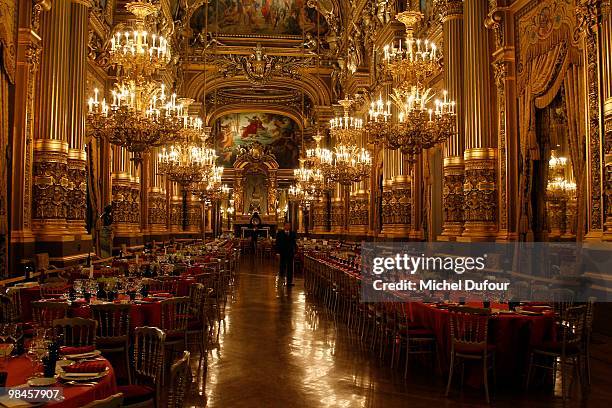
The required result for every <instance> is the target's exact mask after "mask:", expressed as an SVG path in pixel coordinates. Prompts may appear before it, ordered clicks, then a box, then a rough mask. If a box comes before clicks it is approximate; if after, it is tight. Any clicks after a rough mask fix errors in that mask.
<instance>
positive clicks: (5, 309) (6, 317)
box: [0, 294, 13, 323]
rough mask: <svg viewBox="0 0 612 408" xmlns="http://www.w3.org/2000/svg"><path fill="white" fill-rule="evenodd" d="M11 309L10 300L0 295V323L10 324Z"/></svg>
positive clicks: (11, 317)
mask: <svg viewBox="0 0 612 408" xmlns="http://www.w3.org/2000/svg"><path fill="white" fill-rule="evenodd" d="M12 309H13V305H12V302H11V298H10V297H8V296H6V295H3V294H0V323H11V322H12V321H13V316H12Z"/></svg>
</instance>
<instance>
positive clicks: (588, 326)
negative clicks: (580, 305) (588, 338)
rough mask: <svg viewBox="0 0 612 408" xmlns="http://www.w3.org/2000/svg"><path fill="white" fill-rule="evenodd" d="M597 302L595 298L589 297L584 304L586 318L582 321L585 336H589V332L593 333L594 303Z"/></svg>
mask: <svg viewBox="0 0 612 408" xmlns="http://www.w3.org/2000/svg"><path fill="white" fill-rule="evenodd" d="M596 300H597V298H595V297H592V296H591V297H590V298H589V299H588V301H587V304H586V307H587V308H586V318H585V321H584V325H585V327H584V328H585V330H586V333H587V335H590V334H591V332H592V331H593V319H594V317H595V316H594V313H595V301H596Z"/></svg>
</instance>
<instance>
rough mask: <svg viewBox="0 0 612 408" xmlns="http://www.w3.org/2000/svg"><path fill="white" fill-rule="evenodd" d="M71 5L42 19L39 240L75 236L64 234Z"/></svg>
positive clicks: (35, 209) (36, 179)
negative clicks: (67, 62)
mask: <svg viewBox="0 0 612 408" xmlns="http://www.w3.org/2000/svg"><path fill="white" fill-rule="evenodd" d="M70 7H71V4H70V2H68V1H58V2H53V5H52V7H51V10H50V11H49V12H48V13H45V14H43V16H42V19H41V36H42V39H43V47H42V55H41V66H40V70H39V72H38V73H39V77H38V80H37V86H38V93H37V95H36V98H35V101H36V102H35V112H36V115H37V118H36V133H35V140H34V165H33V186H32V219H33V221H32V230H33V232H34V234H35V235H36V238H37V241H38V242H40V243H42V242H65V241H71V240H73V238H71V237H69V236H67V235H66V232H67V223H66V217H67V213H68V199H67V198H68V190H69V186H70V178H69V174H68V135H69V133H70V129H69V106H70V105H69V75H70V72H69V69H68V66H67V64H66V61H69V58H70V47H69V44H70V35H69V34H70ZM50 245H52V244H50ZM58 249H59V248H58ZM54 252H56V254H59V253H60V251H54ZM61 252H63V251H61Z"/></svg>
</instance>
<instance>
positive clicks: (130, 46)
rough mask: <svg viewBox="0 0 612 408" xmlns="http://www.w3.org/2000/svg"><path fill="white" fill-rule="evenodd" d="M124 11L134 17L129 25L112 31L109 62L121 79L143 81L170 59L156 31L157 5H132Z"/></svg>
mask: <svg viewBox="0 0 612 408" xmlns="http://www.w3.org/2000/svg"><path fill="white" fill-rule="evenodd" d="M125 8H126V9H127V10H128V11H129V12H130V13H132V14H133V15H134V19H133V20H132V21H130V22H128V23H120V24H118V25H116V26H115V27H114V28H113V35H112V37H111V40H110V49H109V59H110V62H111V64H114V65H115V66H116V67H117V68H118V70H119V73H120V74H121V75H123V76H127V77H130V78H132V79H134V78H142V77H148V76H150V75H153V74H154V73H156V72H157V71H159V70H161V69H164V68H165V67H166V66H167V65H168V63H169V62H170V59H171V52H170V47H169V44H168V40H167V39H166V38H165V37H164V36H163V35H161V34H159V33H158V32H157V30H156V27H155V26H156V24H155V21H154V20H155V16H156V15H157V13H158V11H159V4H152V3H151V2H149V1H146V0H136V1H131V2H129V3H128V4H126V6H125Z"/></svg>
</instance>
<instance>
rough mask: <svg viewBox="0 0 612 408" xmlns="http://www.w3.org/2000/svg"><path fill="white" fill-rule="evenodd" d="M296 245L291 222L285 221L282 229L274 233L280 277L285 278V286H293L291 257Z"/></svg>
mask: <svg viewBox="0 0 612 408" xmlns="http://www.w3.org/2000/svg"><path fill="white" fill-rule="evenodd" d="M296 247H297V236H296V234H295V231H292V230H291V224H290V223H288V222H286V223H285V227H284V229H283V230H282V231H279V232H278V233H277V234H276V252H277V253H278V254H279V255H280V270H279V272H278V274H279V276H280V277H281V278H285V277H286V278H287V286H293V258H294V256H295V250H296Z"/></svg>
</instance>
